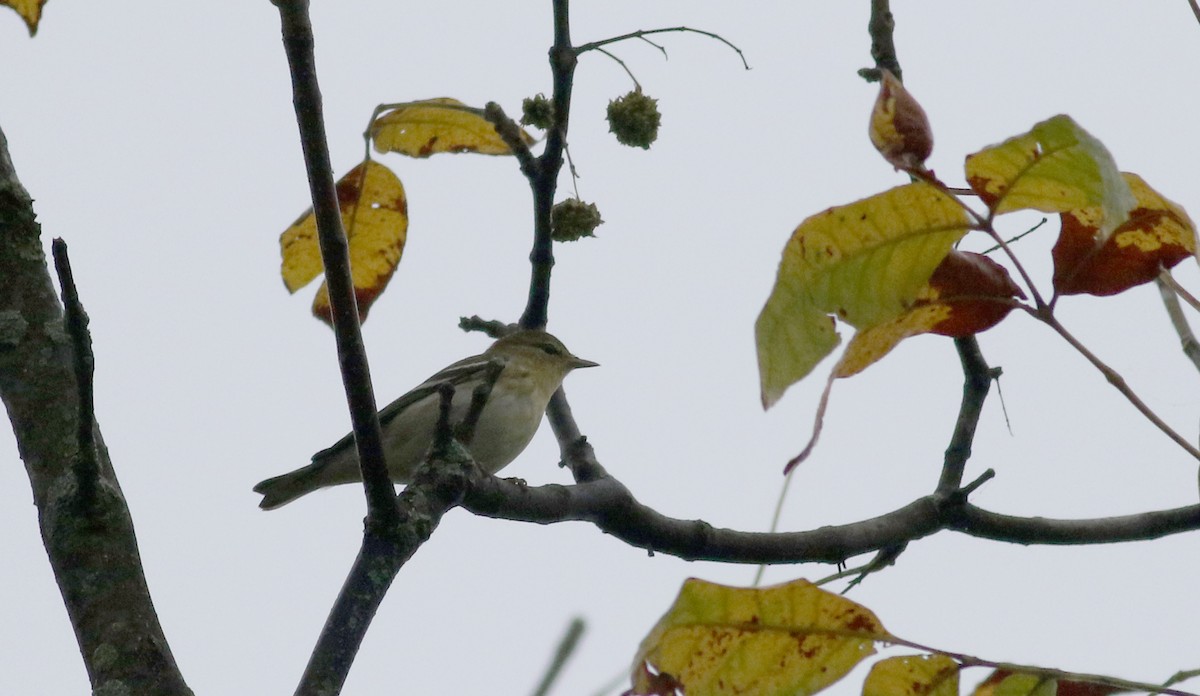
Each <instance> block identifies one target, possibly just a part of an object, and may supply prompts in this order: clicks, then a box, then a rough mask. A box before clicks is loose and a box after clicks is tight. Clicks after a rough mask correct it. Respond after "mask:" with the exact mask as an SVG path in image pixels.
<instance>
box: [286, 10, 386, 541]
mask: <svg viewBox="0 0 1200 696" xmlns="http://www.w3.org/2000/svg"><path fill="white" fill-rule="evenodd" d="M273 1H274V3H275V5H276V6H277V7H278V8H279V16H280V22H281V25H282V28H283V45H284V49H285V50H286V52H287V58H288V67H289V72H290V73H291V77H292V93H293V98H292V99H293V103H294V104H295V108H296V122H297V124H298V125H299V127H300V146H301V148H302V149H303V151H304V164H305V168H306V170H307V171H308V183H309V188H310V189H311V193H312V199H313V213H314V214H315V216H316V221H317V234H318V237H319V241H320V247H321V259H322V261H323V262H324V264H325V282H326V284H327V286H328V288H329V304H330V308H331V310H330V311H331V314H332V318H333V331H334V336H335V337H336V339H337V350H338V362H339V364H340V366H341V371H342V382H343V384H344V385H345V391H346V401H347V403H348V404H349V408H350V422H351V426H352V428H353V430H354V441H355V445H356V446H357V449H358V459H359V466H360V467H361V468H362V478H363V487H364V490H365V493H366V497H367V509H368V517H369V519H370V520H371V521H372V522H373V523H375V524H379V525H381V526H384V527H390V526H394V525H395V524H396V522H397V521H398V520H399V511H398V509H397V507H396V491H395V488H394V487H393V485H392V481H391V478H389V477H388V473H387V465H386V463H385V461H384V456H383V442H382V437H381V434H380V428H379V419H378V417H377V415H376V413H377V408H376V405H375V393H374V391H373V390H372V388H371V371H370V368H369V366H368V364H367V355H366V350H365V348H364V347H363V341H362V331H361V329H360V327H359V320H358V304H357V301H356V299H355V296H354V284H353V281H352V280H351V277H350V254H349V249H348V247H347V244H346V234H345V231H343V229H342V216H341V211H340V210H339V209H338V200H337V189H336V187H335V185H334V181H333V173H332V167H331V165H330V161H329V146H328V144H327V141H326V139H325V121H324V116H323V115H322V107H321V91H320V87H319V86H318V85H317V72H316V59H315V57H314V56H313V35H312V23H311V21H310V20H309V16H308V2H306V1H305V0H273Z"/></svg>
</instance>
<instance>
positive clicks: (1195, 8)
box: [1188, 0, 1200, 22]
mask: <svg viewBox="0 0 1200 696" xmlns="http://www.w3.org/2000/svg"><path fill="white" fill-rule="evenodd" d="M1188 5H1191V7H1192V14H1194V15H1196V21H1197V22H1200V3H1197V2H1196V0H1188Z"/></svg>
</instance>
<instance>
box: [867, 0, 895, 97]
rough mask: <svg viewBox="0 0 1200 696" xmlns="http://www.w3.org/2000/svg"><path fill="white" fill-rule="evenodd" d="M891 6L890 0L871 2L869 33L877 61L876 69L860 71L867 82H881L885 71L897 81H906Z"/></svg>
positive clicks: (873, 56) (873, 54) (873, 53)
mask: <svg viewBox="0 0 1200 696" xmlns="http://www.w3.org/2000/svg"><path fill="white" fill-rule="evenodd" d="M889 4H890V3H889V0H871V19H870V21H869V22H868V23H867V31H868V32H869V33H870V34H871V57H872V58H874V59H875V67H873V68H862V69H861V70H859V71H858V74H859V76H860V77H862V78H863V79H864V80H866V81H867V82H879V80H881V79H883V71H884V70H887V71H889V72H891V73H892V74H893V75H895V76H896V79H897V80H900V81H901V82H903V81H904V73H903V71H902V70H901V69H900V60H899V59H898V58H897V57H896V42H895V40H894V38H893V35H894V34H895V31H896V18H895V17H893V16H892V10H891V7H890V6H889Z"/></svg>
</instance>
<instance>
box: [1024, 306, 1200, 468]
mask: <svg viewBox="0 0 1200 696" xmlns="http://www.w3.org/2000/svg"><path fill="white" fill-rule="evenodd" d="M1024 309H1025V311H1027V312H1029V313H1030V314H1032V315H1033V317H1034V318H1036V319H1037V320H1039V321H1041V322H1042V323H1044V324H1046V325H1047V326H1049V327H1050V328H1052V329H1054V331H1055V332H1057V333H1058V335H1059V336H1062V337H1063V340H1065V341H1066V342H1067V343H1069V344H1071V347H1072V348H1074V349H1075V350H1076V351H1078V352H1079V354H1080V355H1082V356H1083V357H1084V358H1086V359H1087V361H1088V362H1090V363H1091V364H1092V365H1093V366H1094V367H1095V368H1096V369H1097V370H1099V371H1100V374H1102V375H1104V378H1105V379H1107V380H1108V383H1109V384H1111V385H1113V386H1114V387H1116V389H1117V391H1119V392H1121V394H1122V395H1123V396H1124V397H1125V398H1126V399H1127V400H1128V401H1129V403H1131V404H1133V407H1134V408H1136V409H1137V410H1138V411H1140V412H1141V414H1142V415H1143V416H1145V417H1146V420H1148V421H1150V422H1151V423H1153V424H1154V426H1155V427H1157V428H1158V429H1159V430H1161V431H1162V432H1163V433H1164V434H1165V435H1166V436H1167V437H1169V438H1171V439H1172V440H1174V441H1175V444H1177V445H1179V446H1180V447H1182V448H1183V449H1184V451H1186V452H1187V453H1188V454H1190V455H1192V457H1194V458H1195V459H1197V460H1200V449H1197V448H1196V446H1195V445H1193V444H1192V443H1190V442H1188V440H1187V439H1186V438H1184V437H1183V436H1182V435H1180V434H1179V433H1177V432H1175V430H1174V429H1172V428H1171V426H1169V425H1167V423H1166V422H1165V421H1163V419H1162V418H1160V417H1159V416H1158V414H1157V413H1155V412H1154V411H1153V410H1151V409H1150V407H1149V406H1147V405H1146V403H1145V402H1144V401H1142V400H1141V398H1140V397H1139V396H1138V395H1137V394H1136V393H1134V391H1133V389H1131V388H1130V387H1129V384H1128V383H1127V382H1126V381H1125V378H1124V377H1122V376H1121V374H1120V373H1119V372H1117V371H1116V370H1114V369H1113V368H1111V367H1109V366H1108V365H1107V364H1106V363H1105V362H1104V361H1103V360H1101V359H1100V358H1099V357H1097V356H1096V355H1095V354H1094V353H1092V351H1090V350H1088V348H1087V346H1085V345H1083V344H1082V343H1080V342H1079V339H1077V338H1075V336H1073V335H1072V334H1071V332H1069V331H1067V329H1066V327H1064V326H1063V325H1062V324H1061V323H1059V321H1058V319H1057V318H1055V316H1054V313H1053V311H1052V310H1051V308H1050V307H1044V308H1040V309H1036V310H1034V309H1029V308H1024Z"/></svg>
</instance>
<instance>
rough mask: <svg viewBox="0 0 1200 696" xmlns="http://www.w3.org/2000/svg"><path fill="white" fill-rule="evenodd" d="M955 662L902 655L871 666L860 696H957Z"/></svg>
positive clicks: (937, 656)
mask: <svg viewBox="0 0 1200 696" xmlns="http://www.w3.org/2000/svg"><path fill="white" fill-rule="evenodd" d="M958 671H959V666H958V663H957V662H955V661H954V660H952V659H950V658H949V657H946V656H945V655H902V656H899V657H889V658H887V659H885V660H880V661H879V662H876V663H875V664H874V665H872V666H871V672H870V674H868V675H867V679H866V681H865V682H863V690H862V693H863V696H958Z"/></svg>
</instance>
